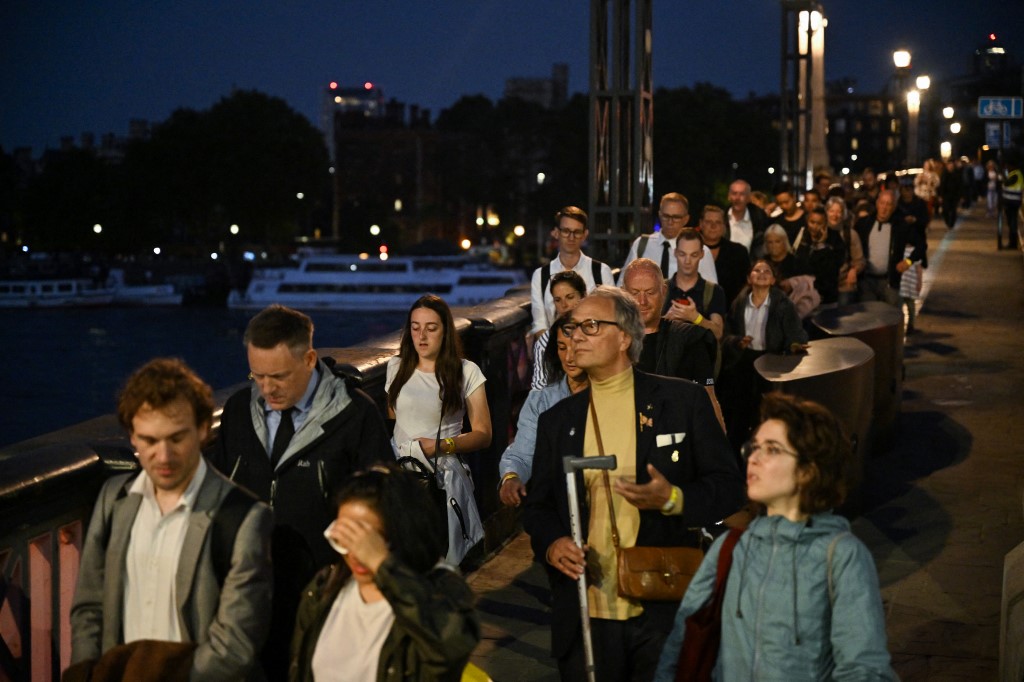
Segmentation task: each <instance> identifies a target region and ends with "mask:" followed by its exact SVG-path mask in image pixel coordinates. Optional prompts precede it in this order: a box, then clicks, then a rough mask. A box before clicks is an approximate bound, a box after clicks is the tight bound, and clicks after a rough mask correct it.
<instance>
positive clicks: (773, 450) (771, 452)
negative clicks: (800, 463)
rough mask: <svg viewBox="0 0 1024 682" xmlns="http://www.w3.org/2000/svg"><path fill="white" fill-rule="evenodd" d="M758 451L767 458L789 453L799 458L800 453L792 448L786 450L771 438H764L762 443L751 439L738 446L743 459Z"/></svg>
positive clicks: (745, 459) (747, 458) (749, 457)
mask: <svg viewBox="0 0 1024 682" xmlns="http://www.w3.org/2000/svg"><path fill="white" fill-rule="evenodd" d="M759 452H761V453H764V454H766V455H767V456H768V457H769V458H773V457H778V456H779V455H790V456H791V457H796V458H797V459H800V455H798V454H797V453H796V452H794V451H793V450H787V449H786V448H784V447H782V445H781V444H780V443H777V442H776V441H773V440H766V441H764V442H763V443H758V442H756V441H754V440H753V439H751V440H748V441H747V442H746V443H744V444H743V446H742V447H740V457H742V458H743V461H747V460H749V459H751V458H752V457H753V456H754V455H756V454H757V453H759Z"/></svg>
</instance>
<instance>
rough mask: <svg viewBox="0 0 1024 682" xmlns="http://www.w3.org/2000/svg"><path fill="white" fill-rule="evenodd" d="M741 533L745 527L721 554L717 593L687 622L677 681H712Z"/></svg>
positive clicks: (726, 542)
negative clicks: (728, 582)
mask: <svg viewBox="0 0 1024 682" xmlns="http://www.w3.org/2000/svg"><path fill="white" fill-rule="evenodd" d="M742 534H743V529H742V528H733V529H731V530H730V531H729V534H728V536H726V538H725V540H724V541H723V542H722V548H721V551H720V552H719V553H718V572H717V573H716V574H715V590H714V592H712V593H711V597H710V598H709V599H708V600H707V602H706V603H705V604H704V606H702V607H700V608H699V609H697V610H696V611H694V612H693V613H691V614H690V616H689V617H688V618H687V619H686V623H685V628H686V629H685V631H684V632H685V634H684V635H683V646H682V647H681V648H680V649H679V662H678V663H677V665H676V682H689V681H692V682H706V681H709V680H711V673H712V672H713V671H714V669H715V663H716V662H717V661H718V648H719V645H720V644H721V642H722V602H723V601H724V600H725V583H726V580H728V578H729V569H730V568H732V550H733V548H734V547H736V542H737V540H739V539H740V535H742Z"/></svg>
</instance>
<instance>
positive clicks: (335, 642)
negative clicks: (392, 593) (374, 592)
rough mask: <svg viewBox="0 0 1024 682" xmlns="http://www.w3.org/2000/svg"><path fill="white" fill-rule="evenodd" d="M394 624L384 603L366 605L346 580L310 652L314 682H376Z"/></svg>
mask: <svg viewBox="0 0 1024 682" xmlns="http://www.w3.org/2000/svg"><path fill="white" fill-rule="evenodd" d="M394 622H395V612H394V611H393V610H392V609H391V604H389V603H388V600H387V599H381V600H380V601H375V602H372V603H370V604H367V603H366V602H364V601H363V598H362V596H360V594H359V584H358V583H356V581H355V580H352V579H350V580H349V581H348V582H347V583H346V584H345V586H344V587H342V588H341V591H340V592H338V596H337V597H335V599H334V604H332V605H331V612H330V613H329V614H327V620H325V621H324V626H323V628H322V629H321V630H320V637H319V638H318V639H317V640H316V648H315V649H314V650H313V661H312V664H313V679H315V680H316V681H317V682H331V681H332V680H337V682H343V681H347V680H375V679H377V665H378V663H380V651H381V649H382V648H383V647H384V640H385V639H387V636H388V633H390V632H391V626H392V625H393V624H394Z"/></svg>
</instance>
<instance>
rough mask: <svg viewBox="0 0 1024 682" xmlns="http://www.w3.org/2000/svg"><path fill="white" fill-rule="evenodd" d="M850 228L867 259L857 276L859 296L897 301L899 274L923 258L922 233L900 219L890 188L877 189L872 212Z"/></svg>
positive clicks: (873, 299)
mask: <svg viewBox="0 0 1024 682" xmlns="http://www.w3.org/2000/svg"><path fill="white" fill-rule="evenodd" d="M853 229H855V230H856V231H857V235H858V236H859V237H860V243H861V246H862V247H863V249H864V260H865V261H866V263H867V265H866V268H865V270H864V276H863V277H861V280H860V296H861V300H862V301H885V302H886V303H889V304H891V305H895V306H898V305H900V303H901V302H900V294H899V291H900V277H901V276H902V275H903V273H904V272H906V271H907V269H908V268H909V267H910V266H912V265H913V264H914V263H919V262H921V259H922V258H924V255H925V250H926V248H927V243H926V242H925V240H924V236H923V235H922V234H921V233H920V231H918V230H915V229H913V228H911V227H909V226H908V225H907V224H906V223H904V222H903V220H902V219H901V217H900V214H898V213H897V212H896V194H895V193H894V192H893V191H892V190H890V189H883V190H881V191H879V193H878V199H877V200H876V201H875V215H868V216H865V217H863V218H861V219H860V220H858V221H857V222H856V223H855V224H854V226H853ZM907 246H910V247H911V252H910V254H909V255H905V254H906V248H907Z"/></svg>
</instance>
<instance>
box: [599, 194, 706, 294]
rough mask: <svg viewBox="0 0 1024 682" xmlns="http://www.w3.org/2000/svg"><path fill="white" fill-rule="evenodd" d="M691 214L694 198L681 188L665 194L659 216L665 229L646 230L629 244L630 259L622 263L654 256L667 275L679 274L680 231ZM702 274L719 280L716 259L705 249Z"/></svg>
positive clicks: (623, 266) (620, 284)
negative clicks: (682, 191)
mask: <svg viewBox="0 0 1024 682" xmlns="http://www.w3.org/2000/svg"><path fill="white" fill-rule="evenodd" d="M689 218H690V202H689V200H688V199H687V198H686V197H685V196H683V195H682V194H680V193H679V192H669V193H668V194H666V195H665V196H663V197H662V198H661V203H660V204H659V205H658V220H659V224H660V226H661V229H660V230H658V231H657V232H655V233H654V234H642V235H640V236H639V237H637V238H636V239H634V240H633V245H632V246H630V247H629V253H628V254H627V255H626V260H625V261H624V262H623V263H622V269H623V270H625V269H626V266H627V265H629V264H630V263H632V262H633V261H634V260H636V259H637V258H644V257H646V258H650V259H651V260H653V261H654V262H656V263H659V265H660V267H661V275H662V277H664V278H665V279H671V278H672V276H673V275H675V274H676V259H675V256H674V254H675V249H676V239H677V238H678V237H679V232H680V231H681V230H682V229H683V228H684V227H686V222H687V221H688V220H689ZM698 269H699V271H700V275H701V277H703V278H704V279H706V280H708V281H709V282H717V281H718V276H717V275H716V274H715V263H714V260H713V259H712V257H711V252H710V251H709V250H707V249H704V256H703V258H702V259H701V261H700V263H699V264H698ZM619 286H622V275H621V274H620V275H619Z"/></svg>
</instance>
